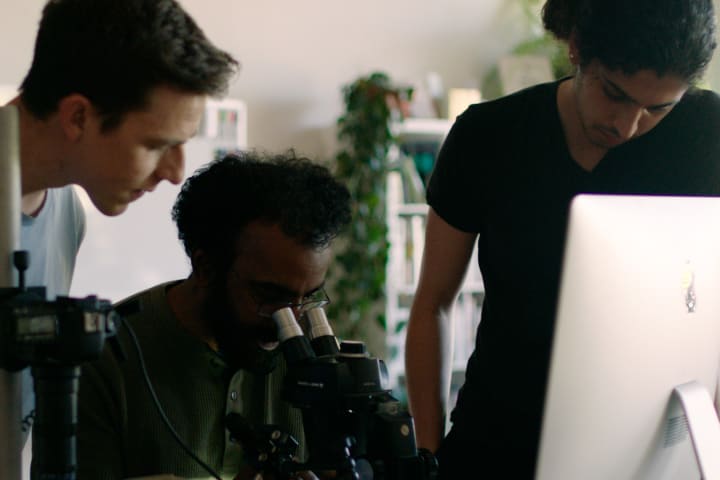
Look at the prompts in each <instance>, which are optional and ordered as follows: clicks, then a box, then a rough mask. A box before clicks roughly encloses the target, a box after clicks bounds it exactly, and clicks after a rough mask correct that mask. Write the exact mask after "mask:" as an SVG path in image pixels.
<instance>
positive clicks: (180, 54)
mask: <svg viewBox="0 0 720 480" xmlns="http://www.w3.org/2000/svg"><path fill="white" fill-rule="evenodd" d="M237 67H238V62H237V61H236V60H235V59H234V58H233V57H232V56H231V55H230V54H229V53H227V52H224V51H222V50H220V49H218V48H217V47H215V46H214V45H213V44H212V43H211V42H210V41H209V40H208V39H207V38H206V36H205V34H204V33H203V31H202V30H201V29H200V27H198V25H197V24H196V23H195V21H194V20H193V19H192V17H190V15H189V14H188V13H187V12H185V10H183V8H182V7H181V6H180V5H179V4H178V3H177V2H176V1H175V0H49V1H48V2H47V4H46V5H45V7H44V9H43V12H42V17H41V19H40V26H39V28H38V32H37V38H36V40H35V52H34V56H33V60H32V64H31V66H30V70H29V71H28V74H27V75H26V77H25V79H24V80H23V82H22V84H21V86H20V91H21V96H22V101H23V104H24V105H25V106H26V107H27V108H28V110H29V111H30V112H31V113H32V114H33V115H34V116H36V117H38V118H41V119H43V118H46V117H47V116H48V115H50V114H51V113H53V112H55V111H56V110H57V105H58V102H59V101H60V99H62V98H63V97H65V96H67V95H70V94H73V93H79V94H82V95H84V96H86V97H87V98H88V99H90V101H91V102H92V103H93V105H94V106H95V108H97V109H98V111H99V112H100V114H101V115H102V120H103V123H102V128H103V130H105V131H107V130H111V129H112V128H113V127H116V126H117V125H119V124H120V123H121V121H122V118H123V115H124V114H125V113H127V112H129V111H134V110H140V109H142V108H143V107H144V106H145V105H146V103H147V99H148V94H149V93H150V91H151V90H152V89H153V88H155V87H158V86H161V85H162V86H170V87H174V88H177V89H178V90H181V91H187V92H189V93H197V94H202V95H208V96H220V95H222V94H223V93H225V91H226V90H227V86H228V82H229V79H230V77H231V76H232V75H233V74H234V73H235V72H236V71H237Z"/></svg>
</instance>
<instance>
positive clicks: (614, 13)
mask: <svg viewBox="0 0 720 480" xmlns="http://www.w3.org/2000/svg"><path fill="white" fill-rule="evenodd" d="M542 18H543V24H544V25H545V28H546V29H547V30H548V31H549V32H551V33H553V34H554V35H555V36H556V37H557V38H558V39H560V40H565V41H568V40H570V39H571V37H572V36H574V40H575V42H576V46H577V49H578V54H579V56H580V64H581V65H583V66H584V65H587V64H588V63H590V62H591V61H592V60H598V61H599V62H600V63H601V64H603V65H604V66H605V67H607V68H609V69H611V70H620V71H622V72H624V73H627V74H633V73H636V72H638V71H639V70H652V71H654V72H655V73H657V74H658V76H663V75H666V74H673V75H677V76H679V77H680V78H682V79H684V80H686V81H687V82H688V83H694V82H696V81H697V80H698V79H700V78H701V77H702V75H703V74H704V73H705V70H706V69H707V66H708V64H709V63H710V60H711V59H712V56H713V52H714V50H715V47H716V44H717V42H716V39H715V28H716V26H715V11H714V7H713V2H712V0H547V2H546V3H545V5H544V6H543V10H542Z"/></svg>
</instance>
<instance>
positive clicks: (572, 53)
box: [567, 31, 580, 67]
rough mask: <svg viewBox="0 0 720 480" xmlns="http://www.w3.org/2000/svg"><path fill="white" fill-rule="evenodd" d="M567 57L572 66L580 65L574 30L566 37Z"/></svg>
mask: <svg viewBox="0 0 720 480" xmlns="http://www.w3.org/2000/svg"><path fill="white" fill-rule="evenodd" d="M567 43H568V57H570V63H571V64H572V66H573V67H577V66H578V65H580V54H579V53H578V48H577V34H576V33H575V31H573V32H572V33H570V37H569V38H568V42H567Z"/></svg>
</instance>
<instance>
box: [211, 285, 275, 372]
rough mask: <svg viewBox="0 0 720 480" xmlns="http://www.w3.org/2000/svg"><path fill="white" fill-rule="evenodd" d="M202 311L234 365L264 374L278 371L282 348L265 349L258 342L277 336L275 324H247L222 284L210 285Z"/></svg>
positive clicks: (224, 355)
mask: <svg viewBox="0 0 720 480" xmlns="http://www.w3.org/2000/svg"><path fill="white" fill-rule="evenodd" d="M203 310H204V313H205V315H206V318H208V319H209V321H210V328H211V329H212V333H213V336H214V337H215V339H216V340H217V343H218V348H219V353H220V355H221V356H222V357H223V358H224V359H225V360H226V361H227V362H228V364H229V365H230V366H231V367H233V368H242V369H244V370H248V371H251V372H253V373H257V374H261V375H266V374H268V373H270V372H272V371H273V370H275V368H276V367H277V365H278V363H279V361H280V354H281V350H280V348H275V349H273V350H266V349H264V348H262V347H260V345H258V341H262V340H267V339H268V338H276V337H277V332H276V329H275V328H274V325H273V326H270V327H261V326H254V325H248V324H247V323H245V322H243V320H242V319H239V318H237V316H236V315H235V314H234V313H233V310H232V307H231V306H230V301H229V299H228V296H227V293H226V291H225V289H224V288H223V286H222V285H216V284H213V285H211V286H210V288H209V294H208V296H207V299H206V300H205V305H204V306H203Z"/></svg>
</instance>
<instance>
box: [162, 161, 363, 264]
mask: <svg viewBox="0 0 720 480" xmlns="http://www.w3.org/2000/svg"><path fill="white" fill-rule="evenodd" d="M350 217H351V213H350V193H349V191H348V189H347V187H346V186H345V185H343V184H342V183H340V182H339V181H338V180H336V179H335V178H334V177H333V176H332V174H331V173H330V171H329V170H328V169H327V168H326V167H324V166H321V165H318V164H316V163H313V162H312V161H311V160H309V159H308V158H304V157H299V156H297V155H296V153H295V151H294V150H288V151H287V152H284V153H276V154H270V153H262V152H259V151H257V150H249V151H242V152H236V153H232V154H229V155H226V156H224V157H222V158H219V159H216V160H214V161H212V162H210V163H209V164H207V165H206V166H204V167H201V168H200V169H198V170H197V171H196V172H195V173H194V174H193V175H192V176H190V177H189V178H188V179H187V180H186V181H185V183H184V184H183V186H182V189H181V191H180V194H179V195H178V197H177V200H176V201H175V205H174V206H173V209H172V218H173V220H174V221H175V223H176V225H177V228H178V238H179V239H180V240H181V241H182V242H183V245H184V247H185V252H186V253H187V254H188V256H189V257H190V258H192V255H193V252H195V251H197V250H200V249H201V250H203V251H204V252H205V253H206V254H208V255H209V256H210V258H211V259H212V261H213V262H214V263H215V266H216V267H218V268H220V269H222V268H224V267H223V265H229V264H230V263H231V261H232V259H233V257H234V255H235V251H234V245H235V242H236V240H237V239H238V236H239V235H240V234H241V233H242V231H243V229H244V228H245V227H246V226H247V225H248V224H249V223H250V222H254V221H261V222H267V223H272V224H278V225H279V226H280V228H281V230H282V231H283V232H284V233H285V234H286V235H288V236H289V237H291V238H293V239H294V240H296V241H297V242H298V243H300V244H302V245H306V246H308V247H312V248H324V247H326V246H328V245H329V244H330V242H331V241H332V239H333V238H335V237H336V236H337V235H338V234H339V233H340V232H341V231H342V230H343V229H344V228H345V227H346V226H347V225H348V224H349V222H350Z"/></svg>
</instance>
